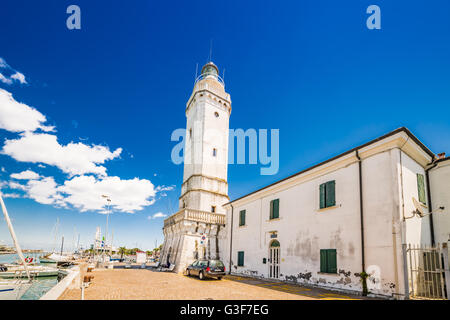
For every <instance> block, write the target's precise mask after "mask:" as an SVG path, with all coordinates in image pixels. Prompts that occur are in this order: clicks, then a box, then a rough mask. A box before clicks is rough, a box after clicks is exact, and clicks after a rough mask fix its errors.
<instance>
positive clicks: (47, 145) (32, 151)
mask: <svg viewBox="0 0 450 320" xmlns="http://www.w3.org/2000/svg"><path fill="white" fill-rule="evenodd" d="M121 152H122V148H118V149H116V150H115V151H114V152H111V151H110V150H109V148H108V147H104V146H99V145H92V146H88V145H86V144H83V143H80V142H79V143H73V142H71V143H69V144H67V145H61V144H59V143H58V141H57V137H56V136H55V135H51V134H46V133H41V134H35V133H31V132H26V133H24V134H22V135H21V137H20V138H19V139H15V140H6V141H5V145H4V147H3V150H2V153H3V154H6V155H9V156H11V157H12V158H14V159H15V160H17V161H21V162H32V163H45V164H48V165H52V166H56V167H58V168H59V169H61V170H62V171H64V172H65V173H68V174H70V175H78V174H85V173H95V174H99V175H106V168H105V167H104V166H101V165H98V164H103V163H105V161H107V160H112V159H114V158H117V157H119V156H120V153H121Z"/></svg>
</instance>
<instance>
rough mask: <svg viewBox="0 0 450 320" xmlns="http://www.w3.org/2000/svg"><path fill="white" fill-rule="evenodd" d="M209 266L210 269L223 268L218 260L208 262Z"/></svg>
mask: <svg viewBox="0 0 450 320" xmlns="http://www.w3.org/2000/svg"><path fill="white" fill-rule="evenodd" d="M209 266H210V267H211V268H223V267H224V265H223V263H222V261H220V260H210V261H209Z"/></svg>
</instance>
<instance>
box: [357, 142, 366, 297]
mask: <svg viewBox="0 0 450 320" xmlns="http://www.w3.org/2000/svg"><path fill="white" fill-rule="evenodd" d="M356 158H357V159H358V169H359V214H360V221H361V267H362V272H361V274H362V276H361V281H362V287H363V292H362V294H363V296H366V295H367V293H368V290H367V277H366V260H365V252H364V206H363V193H362V192H363V183H362V162H361V157H360V156H359V152H358V150H356Z"/></svg>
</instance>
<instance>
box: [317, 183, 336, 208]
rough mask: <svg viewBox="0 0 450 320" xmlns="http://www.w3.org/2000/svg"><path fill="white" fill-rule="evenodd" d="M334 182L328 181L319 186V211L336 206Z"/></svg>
mask: <svg viewBox="0 0 450 320" xmlns="http://www.w3.org/2000/svg"><path fill="white" fill-rule="evenodd" d="M335 190H336V181H334V180H333V181H328V182H325V183H322V184H321V185H320V209H323V208H328V207H333V206H335V205H336V195H335Z"/></svg>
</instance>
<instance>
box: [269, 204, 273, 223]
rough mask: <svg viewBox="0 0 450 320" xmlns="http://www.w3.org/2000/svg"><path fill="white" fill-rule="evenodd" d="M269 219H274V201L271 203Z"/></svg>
mask: <svg viewBox="0 0 450 320" xmlns="http://www.w3.org/2000/svg"><path fill="white" fill-rule="evenodd" d="M269 219H273V200H271V201H270V216H269Z"/></svg>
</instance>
